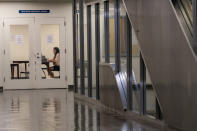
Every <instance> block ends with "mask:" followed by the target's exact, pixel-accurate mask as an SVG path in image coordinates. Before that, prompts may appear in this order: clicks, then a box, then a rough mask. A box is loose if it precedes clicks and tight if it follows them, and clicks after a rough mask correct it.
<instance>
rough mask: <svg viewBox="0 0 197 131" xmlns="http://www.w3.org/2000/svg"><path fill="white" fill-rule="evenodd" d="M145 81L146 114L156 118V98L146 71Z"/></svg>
mask: <svg viewBox="0 0 197 131" xmlns="http://www.w3.org/2000/svg"><path fill="white" fill-rule="evenodd" d="M146 80H147V82H146V112H147V114H148V115H151V116H156V96H155V92H154V90H153V86H152V82H151V79H150V75H149V72H148V70H147V72H146Z"/></svg>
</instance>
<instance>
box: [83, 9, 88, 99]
mask: <svg viewBox="0 0 197 131" xmlns="http://www.w3.org/2000/svg"><path fill="white" fill-rule="evenodd" d="M86 15H87V8H84V71H85V95H86V96H88V43H87V19H86V18H87V16H86Z"/></svg>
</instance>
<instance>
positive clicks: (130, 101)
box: [127, 15, 133, 110]
mask: <svg viewBox="0 0 197 131" xmlns="http://www.w3.org/2000/svg"><path fill="white" fill-rule="evenodd" d="M127 102H128V103H127V105H128V109H129V110H132V105H133V89H132V27H131V23H130V20H129V17H128V15H127Z"/></svg>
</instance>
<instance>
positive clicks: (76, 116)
mask: <svg viewBox="0 0 197 131" xmlns="http://www.w3.org/2000/svg"><path fill="white" fill-rule="evenodd" d="M74 116H75V117H74V123H75V128H74V131H78V127H79V107H78V104H77V103H74Z"/></svg>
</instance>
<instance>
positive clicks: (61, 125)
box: [0, 89, 159, 131]
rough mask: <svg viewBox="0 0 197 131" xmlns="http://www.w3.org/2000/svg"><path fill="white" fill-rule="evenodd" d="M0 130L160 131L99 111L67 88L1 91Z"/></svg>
mask: <svg viewBox="0 0 197 131" xmlns="http://www.w3.org/2000/svg"><path fill="white" fill-rule="evenodd" d="M0 131H159V130H158V129H154V128H151V127H148V126H144V125H141V124H139V123H137V122H127V121H126V120H124V119H123V118H120V117H117V116H111V115H109V114H107V113H105V112H100V111H98V110H96V109H95V108H93V107H90V106H89V105H87V104H84V103H81V102H80V101H76V100H74V95H73V92H72V91H68V90H63V89H62V90H15V91H4V92H3V93H1V94H0Z"/></svg>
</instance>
